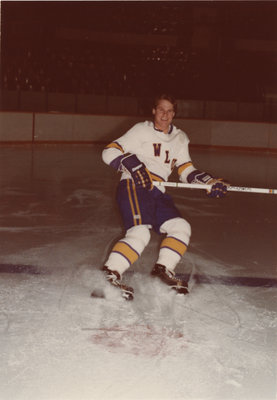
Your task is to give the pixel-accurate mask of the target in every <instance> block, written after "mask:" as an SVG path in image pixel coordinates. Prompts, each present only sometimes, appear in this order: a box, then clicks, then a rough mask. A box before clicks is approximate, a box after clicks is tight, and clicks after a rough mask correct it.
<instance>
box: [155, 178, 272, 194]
mask: <svg viewBox="0 0 277 400" xmlns="http://www.w3.org/2000/svg"><path fill="white" fill-rule="evenodd" d="M153 185H154V186H169V187H175V188H188V189H206V190H210V189H211V187H212V186H211V185H202V184H198V183H193V184H192V183H182V182H156V181H155V182H153ZM227 190H228V192H249V193H267V194H277V189H263V188H251V187H243V186H228V187H227Z"/></svg>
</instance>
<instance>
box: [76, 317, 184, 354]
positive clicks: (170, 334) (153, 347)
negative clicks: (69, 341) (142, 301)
mask: <svg viewBox="0 0 277 400" xmlns="http://www.w3.org/2000/svg"><path fill="white" fill-rule="evenodd" d="M82 330H85V331H93V334H92V335H91V336H90V339H89V340H90V341H91V342H92V343H94V344H97V345H101V346H104V347H106V348H107V349H108V350H109V351H110V352H112V353H128V354H134V355H136V356H139V355H143V356H148V357H153V356H158V355H161V354H162V355H163V356H166V355H170V354H176V352H178V351H181V350H183V349H185V348H187V347H188V342H187V341H186V340H185V338H184V335H183V333H182V332H180V331H176V330H174V329H171V328H166V327H161V328H158V327H153V326H150V325H137V324H134V325H127V326H125V327H120V326H117V325H115V326H112V327H106V328H83V329H82Z"/></svg>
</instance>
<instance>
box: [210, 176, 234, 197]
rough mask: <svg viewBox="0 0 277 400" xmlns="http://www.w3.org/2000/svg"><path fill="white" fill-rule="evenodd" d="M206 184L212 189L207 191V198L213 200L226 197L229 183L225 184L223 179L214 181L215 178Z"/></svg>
mask: <svg viewBox="0 0 277 400" xmlns="http://www.w3.org/2000/svg"><path fill="white" fill-rule="evenodd" d="M208 184H209V185H212V187H211V190H209V191H207V196H208V197H215V198H220V197H224V196H226V194H227V190H228V186H230V183H229V182H226V181H224V180H223V179H215V178H213V179H212V180H210V181H209V182H208Z"/></svg>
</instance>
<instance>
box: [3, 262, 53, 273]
mask: <svg viewBox="0 0 277 400" xmlns="http://www.w3.org/2000/svg"><path fill="white" fill-rule="evenodd" d="M0 273H4V274H30V275H41V274H45V272H43V271H41V270H39V268H38V267H36V266H35V265H25V264H0Z"/></svg>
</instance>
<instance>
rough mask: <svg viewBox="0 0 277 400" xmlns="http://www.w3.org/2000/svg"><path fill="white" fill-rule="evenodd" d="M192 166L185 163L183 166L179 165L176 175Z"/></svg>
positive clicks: (189, 163)
mask: <svg viewBox="0 0 277 400" xmlns="http://www.w3.org/2000/svg"><path fill="white" fill-rule="evenodd" d="M190 166H192V163H191V162H186V163H185V164H182V165H180V167H178V174H179V175H181V173H182V172H183V171H184V170H185V169H187V168H188V167H190Z"/></svg>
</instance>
